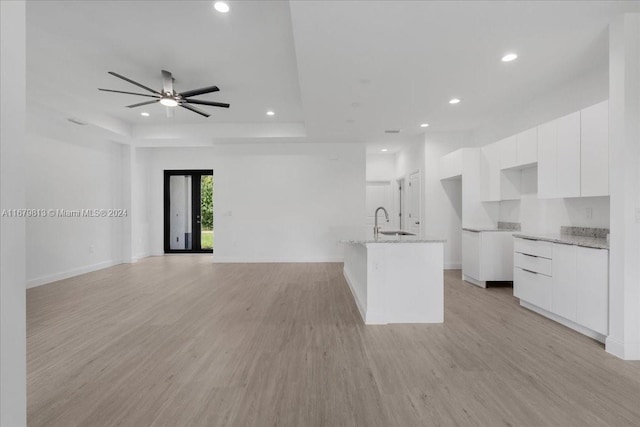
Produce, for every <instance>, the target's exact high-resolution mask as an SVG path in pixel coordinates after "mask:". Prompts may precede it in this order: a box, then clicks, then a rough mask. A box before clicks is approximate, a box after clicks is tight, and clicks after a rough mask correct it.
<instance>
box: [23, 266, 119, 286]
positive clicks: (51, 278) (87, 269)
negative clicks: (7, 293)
mask: <svg viewBox="0 0 640 427" xmlns="http://www.w3.org/2000/svg"><path fill="white" fill-rule="evenodd" d="M121 263H122V262H121V261H120V260H109V261H103V262H99V263H97V264H92V265H87V266H84V267H78V268H74V269H71V270H67V271H61V272H59V273H54V274H49V275H47V276H41V277H36V278H35V279H29V280H27V289H30V288H35V287H37V286H42V285H46V284H49V283H52V282H57V281H58V280H64V279H68V278H70V277H75V276H79V275H81V274H86V273H91V272H92V271H97V270H102V269H104V268H108V267H113V266H114V265H118V264H121Z"/></svg>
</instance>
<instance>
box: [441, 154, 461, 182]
mask: <svg viewBox="0 0 640 427" xmlns="http://www.w3.org/2000/svg"><path fill="white" fill-rule="evenodd" d="M461 175H462V149H460V150H456V151H453V152H451V153H449V154H447V155H445V156H442V157H441V158H440V179H441V180H442V179H450V178H457V177H460V176H461Z"/></svg>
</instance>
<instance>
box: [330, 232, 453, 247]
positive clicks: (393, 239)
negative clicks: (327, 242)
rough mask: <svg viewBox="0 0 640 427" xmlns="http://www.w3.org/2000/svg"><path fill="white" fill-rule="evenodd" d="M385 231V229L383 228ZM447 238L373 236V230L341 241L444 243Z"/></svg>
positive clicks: (357, 242) (356, 242)
mask: <svg viewBox="0 0 640 427" xmlns="http://www.w3.org/2000/svg"><path fill="white" fill-rule="evenodd" d="M383 231H385V230H383ZM444 242H446V239H437V238H431V237H425V236H385V235H384V234H380V235H378V237H377V238H374V237H373V231H369V232H367V233H362V236H358V237H355V238H352V239H344V240H340V243H350V244H362V245H364V244H369V243H444Z"/></svg>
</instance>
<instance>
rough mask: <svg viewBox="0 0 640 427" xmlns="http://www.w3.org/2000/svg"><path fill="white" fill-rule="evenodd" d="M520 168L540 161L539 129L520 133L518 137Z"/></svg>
mask: <svg viewBox="0 0 640 427" xmlns="http://www.w3.org/2000/svg"><path fill="white" fill-rule="evenodd" d="M517 145H518V166H525V165H530V164H533V163H536V162H537V161H538V128H533V129H529V130H525V131H524V132H520V133H519V134H518V135H517Z"/></svg>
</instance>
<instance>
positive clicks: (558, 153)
mask: <svg viewBox="0 0 640 427" xmlns="http://www.w3.org/2000/svg"><path fill="white" fill-rule="evenodd" d="M608 195H609V111H608V102H607V101H605V102H601V103H600V104H596V105H593V106H591V107H589V108H585V109H584V110H582V111H577V112H575V113H572V114H569V115H567V116H564V117H561V118H559V119H557V120H553V121H551V122H549V123H545V124H543V125H541V126H538V197H539V198H541V199H549V198H560V197H591V196H608Z"/></svg>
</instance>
